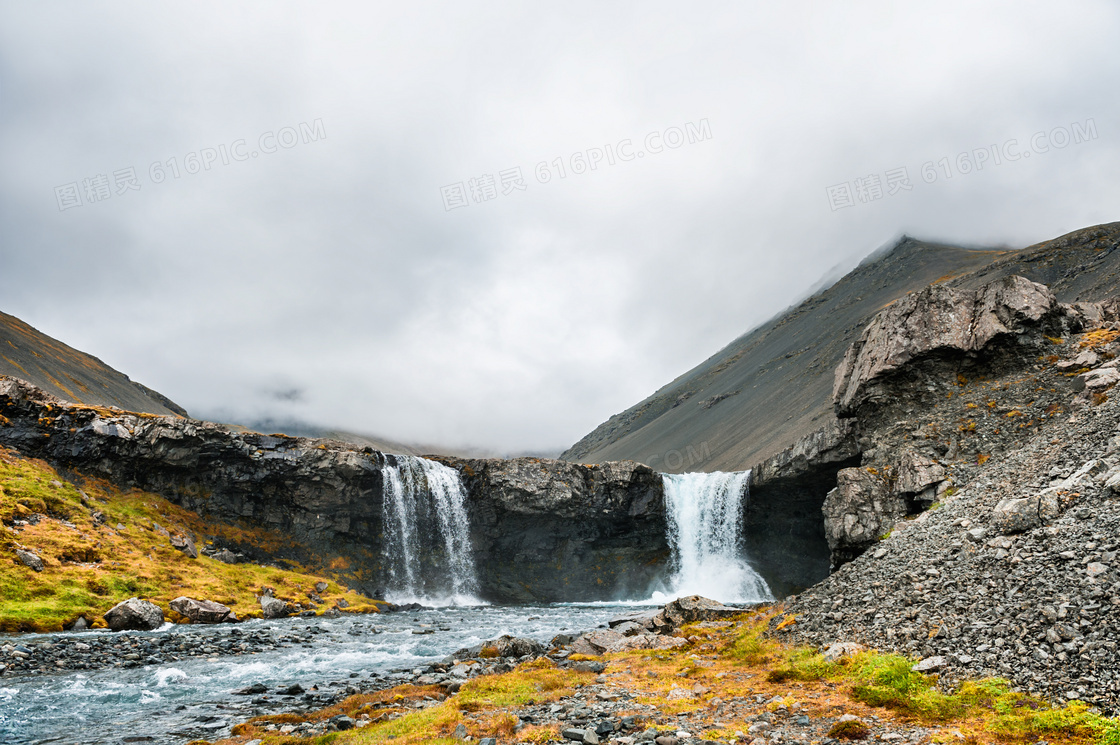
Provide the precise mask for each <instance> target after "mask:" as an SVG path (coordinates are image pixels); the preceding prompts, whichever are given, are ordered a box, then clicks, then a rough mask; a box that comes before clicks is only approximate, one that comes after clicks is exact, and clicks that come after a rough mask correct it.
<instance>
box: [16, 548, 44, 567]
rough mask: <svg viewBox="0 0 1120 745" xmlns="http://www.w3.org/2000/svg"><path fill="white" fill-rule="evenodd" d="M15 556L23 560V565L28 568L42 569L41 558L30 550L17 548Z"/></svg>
mask: <svg viewBox="0 0 1120 745" xmlns="http://www.w3.org/2000/svg"><path fill="white" fill-rule="evenodd" d="M16 558H17V559H19V560H20V561H21V562H23V565H24V566H25V567H27V568H28V569H33V570H35V571H36V572H41V571H43V560H42V559H40V558H39V557H38V556H36V555H35V554H33V553H31V552H30V551H24V550H23V549H22V548H17V549H16Z"/></svg>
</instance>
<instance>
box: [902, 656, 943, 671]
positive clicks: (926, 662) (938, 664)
mask: <svg viewBox="0 0 1120 745" xmlns="http://www.w3.org/2000/svg"><path fill="white" fill-rule="evenodd" d="M943 667H945V658H944V657H942V656H941V655H935V656H933V657H926V658H925V659H923V660H921V661H919V662H917V663H915V664H914V665H912V666H911V667H910V669H911V670H912V671H913V672H916V673H932V672H936V671H937V670H940V669H941V668H943Z"/></svg>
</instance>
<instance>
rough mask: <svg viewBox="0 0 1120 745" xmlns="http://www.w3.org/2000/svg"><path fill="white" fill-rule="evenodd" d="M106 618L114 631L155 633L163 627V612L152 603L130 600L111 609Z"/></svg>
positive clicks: (137, 599) (106, 621)
mask: <svg viewBox="0 0 1120 745" xmlns="http://www.w3.org/2000/svg"><path fill="white" fill-rule="evenodd" d="M104 618H105V623H106V624H108V626H109V628H110V629H112V630H113V631H153V630H155V629H158V628H159V627H160V626H162V625H163V610H162V609H161V608H160V607H159V606H158V605H156V604H155V603H152V602H150V601H147V600H140V599H139V598H129V599H128V600H124V601H121V602H120V603H117V604H116V605H114V606H113V607H112V608H110V609H109V611H108V612H107V613H106V614H105V616H104Z"/></svg>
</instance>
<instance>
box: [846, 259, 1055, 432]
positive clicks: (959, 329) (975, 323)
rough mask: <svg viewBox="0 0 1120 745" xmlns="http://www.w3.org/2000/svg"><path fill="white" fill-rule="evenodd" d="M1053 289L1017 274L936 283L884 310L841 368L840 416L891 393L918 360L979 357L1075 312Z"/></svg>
mask: <svg viewBox="0 0 1120 745" xmlns="http://www.w3.org/2000/svg"><path fill="white" fill-rule="evenodd" d="M1070 312H1071V311H1069V310H1067V309H1066V308H1065V307H1063V306H1061V305H1059V303H1058V301H1057V299H1056V298H1055V297H1054V294H1053V293H1052V292H1050V289H1049V288H1047V287H1046V286H1045V285H1040V284H1038V283H1036V282H1031V281H1030V280H1028V279H1026V278H1024V277H1018V276H1010V277H1004V278H1003V279H999V280H996V281H995V282H992V283H990V284H987V285H984V286H983V287H981V288H979V289H977V290H967V289H958V288H954V287H950V286H948V285H946V284H934V285H930V286H929V287H927V288H926V289H924V290H921V291H919V292H915V293H912V294H910V295H907V296H906V297H904V298H902V299H901V300H899V301H898V302H896V303H894V304H893V305H892V306H890V307H889V308H887V309H886V310H884V311H882V312H880V313H879V314H878V315H877V316H875V318H874V319H872V321H871V323H869V324H868V325H867V327H866V328H865V329H864V331H863V334H862V335H861V336H860V338H859V341H857V342H855V343H854V344H852V346H851V347H850V348H849V349H848V352H847V354H845V355H844V359H843V361H842V362H841V363H840V366H839V367H838V368H837V369H836V379H835V385H834V387H833V400H834V402H835V405H836V411H837V413H838V414H839V415H840V416H852V415H854V414H856V413H857V411H858V409H859V408H860V406H862V405H863V404H865V403H868V402H870V401H872V400H873V399H875V398H876V397H879V396H882V395H884V394H886V393H887V391H886V390H884V389H883V387H882V385H881V384H882V383H883V382H884V381H886V380H887V379H889V378H891V377H892V375H893V374H894V373H896V372H898V371H899V370H901V369H902V368H903V367H904V366H906V364H907V363H909V362H911V361H912V360H916V359H918V358H921V357H924V356H929V355H931V354H933V353H935V352H936V353H938V354H942V355H944V354H946V353H949V354H952V353H957V354H962V355H963V354H965V353H969V352H977V351H979V350H981V349H983V348H984V347H986V346H987V345H988V344H990V343H991V342H993V341H994V340H996V339H1000V338H1014V337H1015V336H1016V334H1018V333H1019V332H1022V331H1025V330H1027V329H1038V328H1041V327H1044V326H1046V325H1047V322H1054V321H1057V320H1058V319H1060V318H1061V317H1062V316H1063V315H1066V314H1068V313H1070Z"/></svg>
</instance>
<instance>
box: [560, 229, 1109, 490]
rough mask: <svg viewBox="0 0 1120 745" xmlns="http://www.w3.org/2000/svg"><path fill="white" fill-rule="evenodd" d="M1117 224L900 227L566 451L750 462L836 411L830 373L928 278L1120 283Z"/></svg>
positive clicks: (1079, 286) (1105, 289)
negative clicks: (998, 232) (1019, 237)
mask: <svg viewBox="0 0 1120 745" xmlns="http://www.w3.org/2000/svg"><path fill="white" fill-rule="evenodd" d="M1118 245H1120V223H1109V224H1106V225H1098V226H1095V227H1091V228H1085V229H1082V230H1078V231H1075V232H1073V233H1069V234H1067V235H1064V236H1061V237H1060V238H1056V239H1054V240H1050V241H1046V242H1043V243H1039V244H1035V245H1033V246H1029V247H1027V248H1023V249H1020V250H1014V249H1007V248H988V249H978V248H966V247H963V246H955V245H949V244H943V243H932V242H928V241H922V240H918V239H915V238H910V237H906V236H904V237H903V238H902V239H900V240H899V241H898V242H897V243H895V244H894V245H893V246H891V247H890V248H888V249H887V250H885V251H879V252H876V253H874V254H872V255H871V256H869V257H868V258H867V259H866V260H865V261H864V262H863V263H861V264H860V265H859V266H858V267H856V268H855V269H854V270H852V271H851V272H849V273H848V274H847V275H846V276H844V277H843V278H842V279H840V280H839V281H838V282H836V283H835V284H833V285H832V286H831V287H829V288H828V289H826V290H823V291H821V292H818V293H816V294H814V295H813V296H812V297H810V298H808V299H807V300H805V301H804V302H802V303H801V304H800V305H798V306H796V307H794V308H791V309H789V310H787V311H785V312H784V313H782V314H780V315H778V316H777V317H776V318H774V319H772V320H770V321H768V322H767V323H764V324H763V325H761V326H759V327H758V328H756V329H754V330H753V331H750V332H748V333H746V334H744V335H743V336H741V337H739V338H738V339H736V340H735V341H733V342H732V343H731V344H729V345H728V346H727V347H725V348H724V349H722V350H720V351H719V352H718V353H716V354H715V355H713V356H712V357H711V358H710V359H708V360H707V361H705V362H704V363H702V364H700V365H698V366H697V367H695V368H693V369H692V370H690V371H688V372H687V373H685V374H684V375H682V376H680V377H679V378H677V379H676V380H674V381H672V382H671V383H669V384H668V385H666V386H664V387H662V388H661V389H660V390H658V391H657V392H656V393H654V394H653V395H652V396H650V397H649V398H647V399H645V400H644V401H641V402H639V403H638V404H636V405H634V406H632V407H631V408H629V409H627V410H626V411H624V412H622V413H620V414H616V415H615V416H612V417H611V418H610V419H608V420H607V421H606V422H604V423H603V424H601V425H599V426H598V427H596V428H595V430H594V431H592V432H591V433H590V434H588V435H587V436H585V437H584V438H583V439H581V440H580V441H579V442H577V443H576V444H575V445H573V446H572V447H571V448H569V449H568V450H567V451H565V452H564V453H563V454H561V456H560V457H561V458H562V459H564V460H570V461H577V462H583V463H600V462H604V461H610V460H626V459H629V460H636V461H639V462H641V463H645V464H647V465H649V466H651V467H653V468H656V469H657V470H661V471H668V472H673V471H715V470H744V469H747V468H752V467H753V466H755V465H756V464H758V463H759V462H760V461H763V460H765V459H767V458H770V457H772V456H774V455H776V454H777V453H779V452H780V451H782V450H783V449H784V448H786V447H788V446H790V445H791V444H793V443H794V442H796V441H798V440H799V439H801V438H802V437H804V436H806V435H808V434H810V433H811V432H814V431H816V430H818V429H820V428H821V427H822V426H824V425H826V424H828V423H829V422H830V421H831V420H833V419H834V414H833V413H832V386H833V371H834V370H835V369H836V367H837V365H838V364H839V363H840V360H841V358H842V357H843V355H844V351H845V350H846V349H847V348H848V346H849V345H850V344H851V343H852V342H853V341H855V340H856V338H857V337H858V336H859V334H860V333H861V331H862V329H863V328H864V326H866V325H867V323H868V322H869V321H870V319H871V318H872V317H873V316H874V315H875V314H876V313H877V312H878V311H880V310H882V309H883V308H884V307H886V306H888V305H890V304H891V303H893V302H895V301H896V300H898V299H899V298H901V297H902V296H904V295H906V294H907V293H910V292H913V291H916V290H919V289H922V288H923V287H926V286H928V285H930V284H936V283H947V284H949V285H952V286H959V287H964V288H974V287H978V286H980V285H983V284H985V283H987V282H990V281H992V280H993V279H997V278H999V277H1005V276H1010V275H1013V274H1018V275H1022V276H1024V277H1027V278H1028V279H1031V280H1033V281H1035V282H1041V283H1043V284H1046V285H1049V286H1050V287H1051V288H1052V289H1053V291H1054V293H1055V295H1057V297H1058V298H1059V300H1061V301H1063V302H1075V301H1078V300H1099V299H1102V298H1104V297H1106V296H1108V295H1111V294H1115V293H1116V292H1117V289H1118V288H1120V252H1118V251H1116V249H1117V246H1118Z"/></svg>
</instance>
